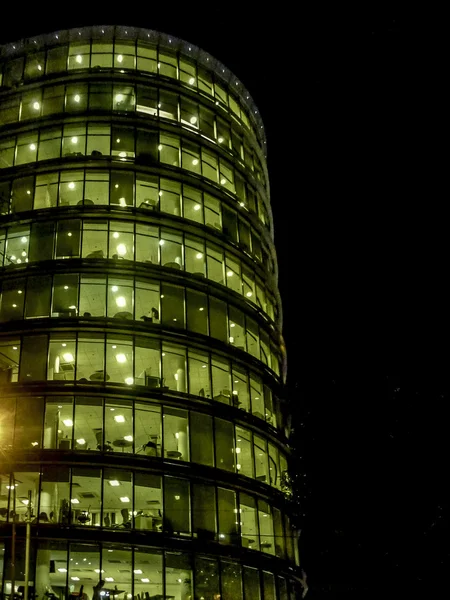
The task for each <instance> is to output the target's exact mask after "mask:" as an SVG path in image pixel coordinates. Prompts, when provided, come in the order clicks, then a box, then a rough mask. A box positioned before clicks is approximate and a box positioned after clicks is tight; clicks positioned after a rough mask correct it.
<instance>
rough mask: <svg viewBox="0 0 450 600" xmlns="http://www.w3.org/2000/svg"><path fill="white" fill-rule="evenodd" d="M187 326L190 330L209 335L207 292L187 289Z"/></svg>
mask: <svg viewBox="0 0 450 600" xmlns="http://www.w3.org/2000/svg"><path fill="white" fill-rule="evenodd" d="M186 304H187V326H188V329H189V330H190V331H193V332H195V333H200V334H203V335H208V299H207V296H206V294H203V293H201V292H194V291H193V290H190V289H187V290H186Z"/></svg>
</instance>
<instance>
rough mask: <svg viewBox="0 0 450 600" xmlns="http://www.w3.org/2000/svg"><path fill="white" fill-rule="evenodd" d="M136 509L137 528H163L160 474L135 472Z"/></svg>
mask: <svg viewBox="0 0 450 600" xmlns="http://www.w3.org/2000/svg"><path fill="white" fill-rule="evenodd" d="M134 509H135V510H134V527H135V529H140V530H145V531H161V530H162V512H161V511H162V485H161V477H160V476H159V475H153V474H151V473H135V476H134ZM135 572H136V571H135Z"/></svg>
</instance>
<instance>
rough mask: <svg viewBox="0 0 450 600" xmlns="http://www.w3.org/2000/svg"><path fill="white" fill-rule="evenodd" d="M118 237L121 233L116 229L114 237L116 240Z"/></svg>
mask: <svg viewBox="0 0 450 600" xmlns="http://www.w3.org/2000/svg"><path fill="white" fill-rule="evenodd" d="M118 237H119V233H118V232H117V231H115V232H114V233H113V238H114V239H115V240H117V238H118Z"/></svg>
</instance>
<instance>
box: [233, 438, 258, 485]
mask: <svg viewBox="0 0 450 600" xmlns="http://www.w3.org/2000/svg"><path fill="white" fill-rule="evenodd" d="M236 454H237V457H236V460H237V464H236V469H237V470H238V472H239V473H240V474H241V475H245V476H246V477H252V478H253V477H254V476H255V470H254V466H253V442H252V434H251V432H250V431H248V430H247V429H243V428H242V427H236Z"/></svg>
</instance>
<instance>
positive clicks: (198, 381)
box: [189, 350, 211, 398]
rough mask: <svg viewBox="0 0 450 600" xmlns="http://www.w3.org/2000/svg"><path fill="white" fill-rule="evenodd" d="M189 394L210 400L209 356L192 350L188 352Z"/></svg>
mask: <svg viewBox="0 0 450 600" xmlns="http://www.w3.org/2000/svg"><path fill="white" fill-rule="evenodd" d="M189 392H190V393H191V394H195V395H196V396H202V397H206V398H211V389H210V380H209V356H208V355H207V354H204V353H202V352H194V351H193V350H190V351H189Z"/></svg>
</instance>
